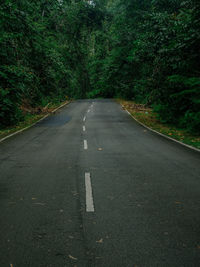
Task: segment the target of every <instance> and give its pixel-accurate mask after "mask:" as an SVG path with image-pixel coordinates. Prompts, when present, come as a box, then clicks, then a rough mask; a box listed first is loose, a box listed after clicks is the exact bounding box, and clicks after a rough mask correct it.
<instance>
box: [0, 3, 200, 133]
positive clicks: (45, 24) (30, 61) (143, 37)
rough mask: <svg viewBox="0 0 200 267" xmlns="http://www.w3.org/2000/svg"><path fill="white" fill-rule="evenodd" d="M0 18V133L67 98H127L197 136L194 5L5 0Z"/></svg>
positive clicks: (199, 12) (198, 16)
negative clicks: (28, 111)
mask: <svg viewBox="0 0 200 267" xmlns="http://www.w3.org/2000/svg"><path fill="white" fill-rule="evenodd" d="M0 16H1V20H0V57H1V64H0V81H1V82H0V90H1V91H0V118H1V122H0V126H1V127H4V126H7V125H10V124H14V123H16V122H17V121H19V120H21V119H23V115H22V111H21V106H22V104H23V103H24V102H26V103H28V104H29V105H30V106H33V107H34V106H37V105H46V104H47V103H48V102H50V101H60V100H63V99H64V98H65V96H66V95H67V96H68V97H73V98H85V97H88V98H94V97H109V98H111V97H123V98H127V99H134V100H135V101H137V102H140V103H145V104H148V105H152V106H153V107H154V110H155V111H156V112H158V116H159V118H160V120H162V121H163V122H167V123H171V124H176V125H178V126H180V127H184V128H186V129H188V130H189V131H196V132H198V131H199V124H200V119H199V110H200V72H199V62H200V54H199V43H200V2H199V1H197V0H151V1H149V0H148V1H147V0H117V1H113V0H94V1H92V2H89V1H85V0H80V1H70V0H63V1H46V0H40V1H35V0H34V1H27V0H21V1H13V0H6V1H4V3H2V4H1V5H0Z"/></svg>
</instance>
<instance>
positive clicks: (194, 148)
mask: <svg viewBox="0 0 200 267" xmlns="http://www.w3.org/2000/svg"><path fill="white" fill-rule="evenodd" d="M122 107H123V109H124V110H126V112H127V113H128V114H129V115H130V116H131V117H132V118H133V119H134V120H135V121H136V122H137V123H139V124H140V125H142V126H143V127H144V128H146V129H148V130H150V131H151V132H154V133H156V134H158V135H160V136H162V137H164V138H166V139H169V140H171V141H174V142H176V143H178V144H180V145H182V146H185V147H187V148H190V149H192V150H194V151H197V152H200V149H198V148H196V147H193V146H190V145H187V144H184V143H182V142H180V141H178V140H176V139H174V138H172V137H169V136H167V135H165V134H162V133H159V132H157V131H156V130H153V129H152V128H150V127H148V126H147V125H145V124H144V123H142V122H140V121H138V120H137V119H136V118H135V117H134V116H133V115H132V114H131V113H130V112H129V111H128V110H127V109H126V108H125V107H124V106H122Z"/></svg>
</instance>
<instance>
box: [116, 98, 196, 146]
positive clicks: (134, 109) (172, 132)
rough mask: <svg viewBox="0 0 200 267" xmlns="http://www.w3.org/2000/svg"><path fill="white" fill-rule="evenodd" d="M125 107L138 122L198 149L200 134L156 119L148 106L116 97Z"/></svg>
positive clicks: (155, 115)
mask: <svg viewBox="0 0 200 267" xmlns="http://www.w3.org/2000/svg"><path fill="white" fill-rule="evenodd" d="M117 102H119V103H120V104H121V105H122V106H123V107H124V108H125V109H127V110H128V111H129V112H130V113H131V115H132V116H133V117H134V118H136V119H137V120H138V121H139V122H141V123H143V124H145V125H146V126H148V127H150V128H151V129H153V130H156V131H157V132H160V133H162V134H165V135H166V136H169V137H171V138H174V139H176V140H178V141H180V142H182V143H184V144H187V145H190V146H193V147H195V148H198V149H200V136H199V135H195V134H193V133H189V132H188V131H186V130H184V129H180V128H177V127H175V126H174V125H169V124H163V123H161V122H160V121H159V120H158V119H157V114H156V113H155V112H153V111H152V109H150V108H145V107H144V106H143V105H139V104H136V103H135V102H133V101H125V100H122V99H117Z"/></svg>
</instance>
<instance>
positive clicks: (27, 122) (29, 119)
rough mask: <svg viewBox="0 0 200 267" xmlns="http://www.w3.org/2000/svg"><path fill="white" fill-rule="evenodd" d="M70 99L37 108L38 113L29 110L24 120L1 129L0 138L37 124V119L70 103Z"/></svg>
mask: <svg viewBox="0 0 200 267" xmlns="http://www.w3.org/2000/svg"><path fill="white" fill-rule="evenodd" d="M69 102H70V101H64V102H61V103H56V104H55V103H49V104H48V105H47V106H46V107H43V108H41V107H40V108H39V111H38V109H37V114H35V113H34V111H33V110H27V109H26V112H25V115H24V120H23V121H21V122H19V123H18V124H17V125H13V126H10V127H6V128H4V129H0V140H1V139H2V138H4V137H6V136H8V135H10V134H13V133H15V132H17V131H19V130H21V129H24V128H26V127H29V126H31V125H33V124H35V123H36V122H37V121H39V120H40V119H42V118H43V117H44V116H45V115H47V114H49V113H51V112H52V111H53V110H54V109H56V108H58V107H60V106H62V105H64V104H67V103H69Z"/></svg>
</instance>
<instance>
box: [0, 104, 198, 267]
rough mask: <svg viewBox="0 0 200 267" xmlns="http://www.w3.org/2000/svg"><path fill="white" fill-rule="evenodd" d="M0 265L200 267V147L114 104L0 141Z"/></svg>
mask: <svg viewBox="0 0 200 267" xmlns="http://www.w3.org/2000/svg"><path fill="white" fill-rule="evenodd" d="M0 160H1V161H0V162H1V164H0V214H1V221H0V229H1V231H0V240H1V242H0V251H1V257H0V266H1V267H50V266H53V267H64V266H73V267H75V266H77V267H79V266H80V267H93V266H94V267H99V266H102V267H145V266H147V267H149V266H150V267H151V266H159V267H162V266H166V267H175V266H178V267H180V266H181V267H182V266H185V267H190V266H192V267H193V266H195V267H196V266H200V153H198V152H195V151H192V150H190V149H188V148H186V147H183V146H181V145H180V144H177V143H175V142H172V141H170V140H167V139H165V138H163V137H161V136H158V135H156V134H155V133H153V132H151V131H149V130H147V129H145V128H144V127H142V126H140V125H139V124H138V123H137V122H135V121H134V120H133V119H132V118H131V117H130V116H129V115H128V114H127V113H126V112H125V111H124V110H123V109H122V108H121V107H120V105H119V104H117V103H116V102H114V101H112V100H81V101H75V102H73V103H71V104H70V105H68V106H65V107H64V108H62V109H61V110H59V111H57V112H56V114H55V115H52V116H50V117H48V118H46V119H45V120H43V121H41V122H40V123H38V124H36V125H35V126H33V127H32V128H30V129H28V130H26V131H24V132H22V133H20V134H18V135H15V136H13V137H11V138H9V139H7V140H5V141H4V142H2V143H0Z"/></svg>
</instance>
